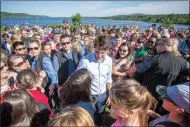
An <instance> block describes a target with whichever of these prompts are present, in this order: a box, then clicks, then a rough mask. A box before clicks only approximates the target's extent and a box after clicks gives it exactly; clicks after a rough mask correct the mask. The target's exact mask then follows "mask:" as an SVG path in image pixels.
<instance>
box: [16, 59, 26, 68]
mask: <svg viewBox="0 0 190 127" xmlns="http://www.w3.org/2000/svg"><path fill="white" fill-rule="evenodd" d="M24 63H26V60H23V61H22V62H20V63H18V64H17V65H15V66H16V67H21V66H22V65H23V64H24Z"/></svg>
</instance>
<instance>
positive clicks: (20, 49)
mask: <svg viewBox="0 0 190 127" xmlns="http://www.w3.org/2000/svg"><path fill="white" fill-rule="evenodd" d="M16 50H18V51H22V50H25V48H24V47H23V48H19V49H16Z"/></svg>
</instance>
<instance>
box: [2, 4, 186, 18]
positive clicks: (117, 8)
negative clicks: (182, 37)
mask: <svg viewBox="0 0 190 127" xmlns="http://www.w3.org/2000/svg"><path fill="white" fill-rule="evenodd" d="M1 11H5V12H11V13H27V14H37V15H47V16H51V17H70V16H72V15H73V14H75V13H80V14H81V15H82V16H112V15H122V14H134V13H143V14H170V13H179V14H181V13H189V1H145V2H143V1H2V2H1Z"/></svg>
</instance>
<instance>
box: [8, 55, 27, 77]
mask: <svg viewBox="0 0 190 127" xmlns="http://www.w3.org/2000/svg"><path fill="white" fill-rule="evenodd" d="M7 63H8V67H9V77H11V76H12V77H13V78H14V79H16V76H17V74H18V72H20V71H22V70H24V69H26V68H29V62H28V60H26V56H25V55H22V54H14V55H11V56H10V57H9V58H8V60H7Z"/></svg>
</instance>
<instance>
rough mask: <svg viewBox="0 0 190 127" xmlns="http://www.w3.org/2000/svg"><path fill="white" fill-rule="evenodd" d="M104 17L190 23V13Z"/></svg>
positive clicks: (109, 17)
mask: <svg viewBox="0 0 190 127" xmlns="http://www.w3.org/2000/svg"><path fill="white" fill-rule="evenodd" d="M102 19H114V20H135V21H143V22H153V23H165V22H170V23H171V24H190V17H189V14H160V15H144V14H134V15H116V16H108V17H102Z"/></svg>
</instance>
